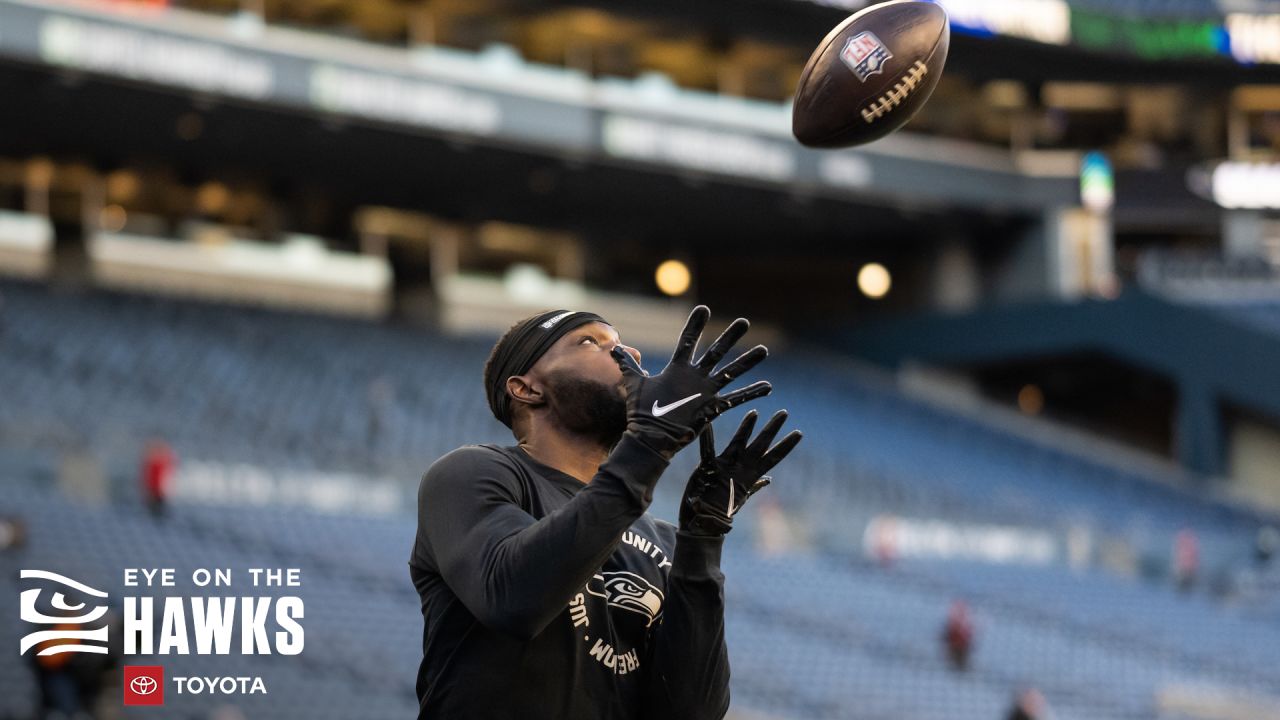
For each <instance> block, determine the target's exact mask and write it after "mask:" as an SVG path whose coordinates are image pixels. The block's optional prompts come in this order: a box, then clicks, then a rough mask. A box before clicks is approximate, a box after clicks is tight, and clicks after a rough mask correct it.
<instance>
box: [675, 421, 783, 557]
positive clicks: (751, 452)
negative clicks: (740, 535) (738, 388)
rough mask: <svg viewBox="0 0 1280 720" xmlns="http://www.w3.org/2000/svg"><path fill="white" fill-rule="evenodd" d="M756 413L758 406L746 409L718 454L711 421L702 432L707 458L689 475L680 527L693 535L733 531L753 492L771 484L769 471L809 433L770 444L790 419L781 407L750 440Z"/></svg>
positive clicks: (704, 452)
mask: <svg viewBox="0 0 1280 720" xmlns="http://www.w3.org/2000/svg"><path fill="white" fill-rule="evenodd" d="M756 417H757V414H756V411H755V410H752V411H751V412H749V413H747V416H746V417H745V418H743V419H742V424H741V425H739V426H738V432H736V433H734V435H733V439H732V440H730V441H729V444H728V445H726V446H725V448H724V452H722V453H720V454H719V455H716V440H715V435H714V434H713V433H712V430H711V426H710V425H708V426H707V427H706V429H705V430H703V431H702V435H701V436H700V438H699V444H700V445H701V450H702V462H701V463H699V464H698V467H697V468H695V469H694V471H693V475H690V476H689V483H688V484H687V485H685V488H684V499H683V500H682V501H681V502H680V529H681V530H684V531H685V532H689V533H692V534H694V535H724V534H726V533H728V532H729V531H730V530H732V529H733V516H734V515H736V514H737V513H738V511H739V510H741V509H742V506H743V505H745V504H746V502H747V500H748V499H750V497H751V496H752V495H755V494H756V493H757V492H759V491H760V490H761V488H763V487H764V486H766V485H768V484H769V482H770V480H771V478H770V477H769V476H768V475H766V474H765V473H767V472H769V471H770V470H772V469H773V467H774V466H775V465H777V464H778V463H780V462H782V459H783V458H785V457H786V456H787V454H788V453H790V452H791V451H792V450H793V449H795V446H796V444H797V443H799V442H800V439H801V438H802V437H804V435H803V434H802V433H801V432H800V431H799V430H792V431H791V432H789V433H787V436H786V437H784V438H782V440H780V441H778V444H777V445H774V446H773V447H769V444H770V443H772V442H773V438H774V437H775V436H777V434H778V431H779V430H781V429H782V424H783V423H784V422H786V420H787V411H786V410H779V411H778V412H776V413H774V415H773V417H771V418H769V422H767V423H765V426H764V429H762V430H761V431H760V434H759V435H757V436H756V439H755V440H753V441H751V444H749V445H748V444H747V440H748V439H749V438H750V437H751V431H752V430H753V429H755V426H756Z"/></svg>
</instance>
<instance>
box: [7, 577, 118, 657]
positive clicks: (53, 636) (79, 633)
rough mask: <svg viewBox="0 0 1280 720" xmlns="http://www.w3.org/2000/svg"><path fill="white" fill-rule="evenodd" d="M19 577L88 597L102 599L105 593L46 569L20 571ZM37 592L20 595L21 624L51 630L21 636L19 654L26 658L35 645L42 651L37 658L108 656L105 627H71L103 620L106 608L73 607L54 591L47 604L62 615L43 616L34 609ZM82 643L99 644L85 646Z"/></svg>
mask: <svg viewBox="0 0 1280 720" xmlns="http://www.w3.org/2000/svg"><path fill="white" fill-rule="evenodd" d="M20 577H21V579H23V580H48V581H51V582H54V583H57V584H59V585H62V586H63V587H64V588H67V589H70V590H74V591H76V592H79V593H81V594H82V595H84V596H87V597H97V598H102V599H104V600H105V599H106V597H107V594H106V593H105V592H102V591H101V590H96V589H94V588H91V587H89V586H88V585H84V584H82V583H78V582H76V581H75V580H72V579H71V578H69V577H65V576H63V575H59V574H57V573H53V572H47V571H45V570H23V571H22V572H21V574H20ZM40 593H41V588H36V589H34V590H24V591H23V592H22V593H21V595H20V598H21V601H20V607H21V611H20V612H21V618H22V621H23V622H29V623H34V624H37V625H45V626H47V627H48V628H51V629H47V630H37V631H35V632H32V633H28V634H27V635H26V636H25V637H23V638H22V641H21V642H20V643H19V652H18V654H19V655H25V654H26V652H27V651H28V650H30V649H31V648H32V647H35V646H40V647H41V648H42V649H41V650H40V651H39V652H37V653H36V654H37V655H57V654H59V653H66V652H86V653H98V654H101V655H105V654H106V653H107V646H106V643H107V627H106V626H105V625H104V626H102V627H100V628H96V629H93V630H84V629H79V630H77V629H75V627H74V626H77V625H87V624H88V623H91V622H95V621H97V620H100V619H102V616H103V615H106V614H107V606H106V605H98V606H96V607H93V608H89V607H87V603H86V602H78V603H74V604H73V603H70V602H68V601H67V596H66V594H65V593H64V592H54V593H53V599H52V600H50V602H49V605H50V606H51V607H52V608H53V609H54V610H56V611H59V612H62V613H65V614H61V615H46V614H44V613H43V612H41V611H40V610H38V609H37V608H36V601H37V600H38V599H39V598H40ZM76 613H81V614H76ZM68 626H72V627H68ZM85 642H92V643H102V644H101V645H96V644H95V645H88V644H84V643H85Z"/></svg>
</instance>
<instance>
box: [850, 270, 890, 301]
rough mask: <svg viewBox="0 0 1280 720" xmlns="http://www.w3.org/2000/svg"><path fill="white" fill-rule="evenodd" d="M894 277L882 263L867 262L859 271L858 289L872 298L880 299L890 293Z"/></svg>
mask: <svg viewBox="0 0 1280 720" xmlns="http://www.w3.org/2000/svg"><path fill="white" fill-rule="evenodd" d="M892 285H893V278H892V277H891V276H890V275H889V271H888V270H887V269H885V266H883V265H881V264H880V263H874V262H873V263H867V264H866V265H863V266H862V269H861V270H859V271H858V289H859V290H861V291H862V294H863V295H866V296H867V297H869V298H871V299H872V300H879V299H880V298H882V297H884V296H885V295H887V294H889V288H890V286H892Z"/></svg>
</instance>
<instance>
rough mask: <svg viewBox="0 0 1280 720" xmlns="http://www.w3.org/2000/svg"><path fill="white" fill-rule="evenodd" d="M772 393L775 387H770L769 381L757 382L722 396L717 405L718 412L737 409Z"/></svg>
mask: <svg viewBox="0 0 1280 720" xmlns="http://www.w3.org/2000/svg"><path fill="white" fill-rule="evenodd" d="M772 391H773V385H770V384H769V381H768V380H757V381H755V382H753V383H751V384H750V385H748V386H746V387H744V388H742V389H740V390H734V391H733V392H731V393H728V394H727V395H721V396H720V398H719V400H718V401H717V404H716V405H717V410H718V411H719V412H724V411H725V410H729V409H731V408H735V407H737V406H739V405H741V404H742V403H744V402H750V401H751V400H755V399H756V398H762V397H764V396H765V395H768V394H769V393H770V392H772ZM717 414H718V413H717Z"/></svg>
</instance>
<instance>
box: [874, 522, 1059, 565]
mask: <svg viewBox="0 0 1280 720" xmlns="http://www.w3.org/2000/svg"><path fill="white" fill-rule="evenodd" d="M862 547H863V551H864V552H865V553H866V554H867V556H868V557H872V558H877V559H892V558H917V559H923V558H928V559H935V560H937V559H942V560H972V561H977V562H988V563H998V564H1021V565H1048V564H1050V563H1052V562H1054V561H1055V560H1056V559H1057V557H1058V543H1057V542H1056V541H1055V539H1054V537H1053V535H1051V534H1050V533H1048V532H1046V531H1044V530H1032V529H1029V528H1019V527H1013V526H998V525H965V524H960V523H955V522H949V521H946V520H921V519H914V518H904V517H898V516H895V515H877V516H875V517H874V518H872V519H871V522H869V523H867V529H866V531H865V532H864V533H863V537H862Z"/></svg>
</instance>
